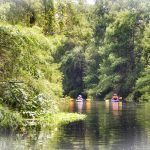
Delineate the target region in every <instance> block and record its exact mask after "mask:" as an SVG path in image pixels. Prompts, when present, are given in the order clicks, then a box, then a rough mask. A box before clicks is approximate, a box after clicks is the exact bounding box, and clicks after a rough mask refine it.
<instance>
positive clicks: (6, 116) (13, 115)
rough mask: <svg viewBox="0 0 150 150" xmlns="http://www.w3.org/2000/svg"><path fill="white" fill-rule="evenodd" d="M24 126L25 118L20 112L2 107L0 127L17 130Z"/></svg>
mask: <svg viewBox="0 0 150 150" xmlns="http://www.w3.org/2000/svg"><path fill="white" fill-rule="evenodd" d="M22 125H23V118H22V116H21V115H20V114H19V113H18V112H14V111H12V110H9V109H8V108H7V107H3V106H2V105H0V127H1V128H10V129H13V130H16V129H17V128H19V127H21V126H22Z"/></svg>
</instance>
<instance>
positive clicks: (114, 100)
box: [111, 99, 119, 102]
mask: <svg viewBox="0 0 150 150" xmlns="http://www.w3.org/2000/svg"><path fill="white" fill-rule="evenodd" d="M111 102H119V99H111Z"/></svg>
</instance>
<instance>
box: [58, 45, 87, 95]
mask: <svg viewBox="0 0 150 150" xmlns="http://www.w3.org/2000/svg"><path fill="white" fill-rule="evenodd" d="M84 63H85V61H84V54H83V49H82V47H75V48H74V49H73V50H72V51H71V52H66V54H65V56H64V57H63V60H62V64H61V70H62V72H63V74H64V80H63V82H64V90H65V93H66V94H68V93H69V95H70V96H77V94H79V93H80V92H82V90H83V71H84Z"/></svg>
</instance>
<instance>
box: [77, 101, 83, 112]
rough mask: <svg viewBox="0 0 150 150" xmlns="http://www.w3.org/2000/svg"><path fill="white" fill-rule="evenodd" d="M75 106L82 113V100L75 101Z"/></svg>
mask: <svg viewBox="0 0 150 150" xmlns="http://www.w3.org/2000/svg"><path fill="white" fill-rule="evenodd" d="M76 108H77V112H78V113H82V112H83V101H79V102H78V101H76Z"/></svg>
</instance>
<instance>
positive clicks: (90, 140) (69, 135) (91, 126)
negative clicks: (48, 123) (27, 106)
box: [0, 101, 150, 150]
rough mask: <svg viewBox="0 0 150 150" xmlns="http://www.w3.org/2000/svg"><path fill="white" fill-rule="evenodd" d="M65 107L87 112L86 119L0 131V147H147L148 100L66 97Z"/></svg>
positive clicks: (23, 149)
mask: <svg viewBox="0 0 150 150" xmlns="http://www.w3.org/2000/svg"><path fill="white" fill-rule="evenodd" d="M67 109H68V112H77V113H84V114H87V118H86V120H85V121H77V122H74V123H70V124H68V125H65V126H63V127H61V128H57V127H55V128H54V129H53V130H51V131H49V130H47V129H39V130H35V129H32V130H31V132H29V133H28V134H26V135H23V134H17V135H16V134H11V133H7V132H5V133H4V132H3V133H2V132H1V135H0V149H2V150H9V149H10V147H11V150H26V149H31V150H32V149H36V150H45V149H51V150H53V149H54V150H55V149H61V150H66V149H69V150H73V149H74V150H105V149H106V150H149V146H150V121H149V118H150V113H149V110H150V103H145V104H136V103H122V102H114V103H112V102H110V101H84V102H75V101H70V104H69V105H68V108H67ZM7 143H8V144H7Z"/></svg>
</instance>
